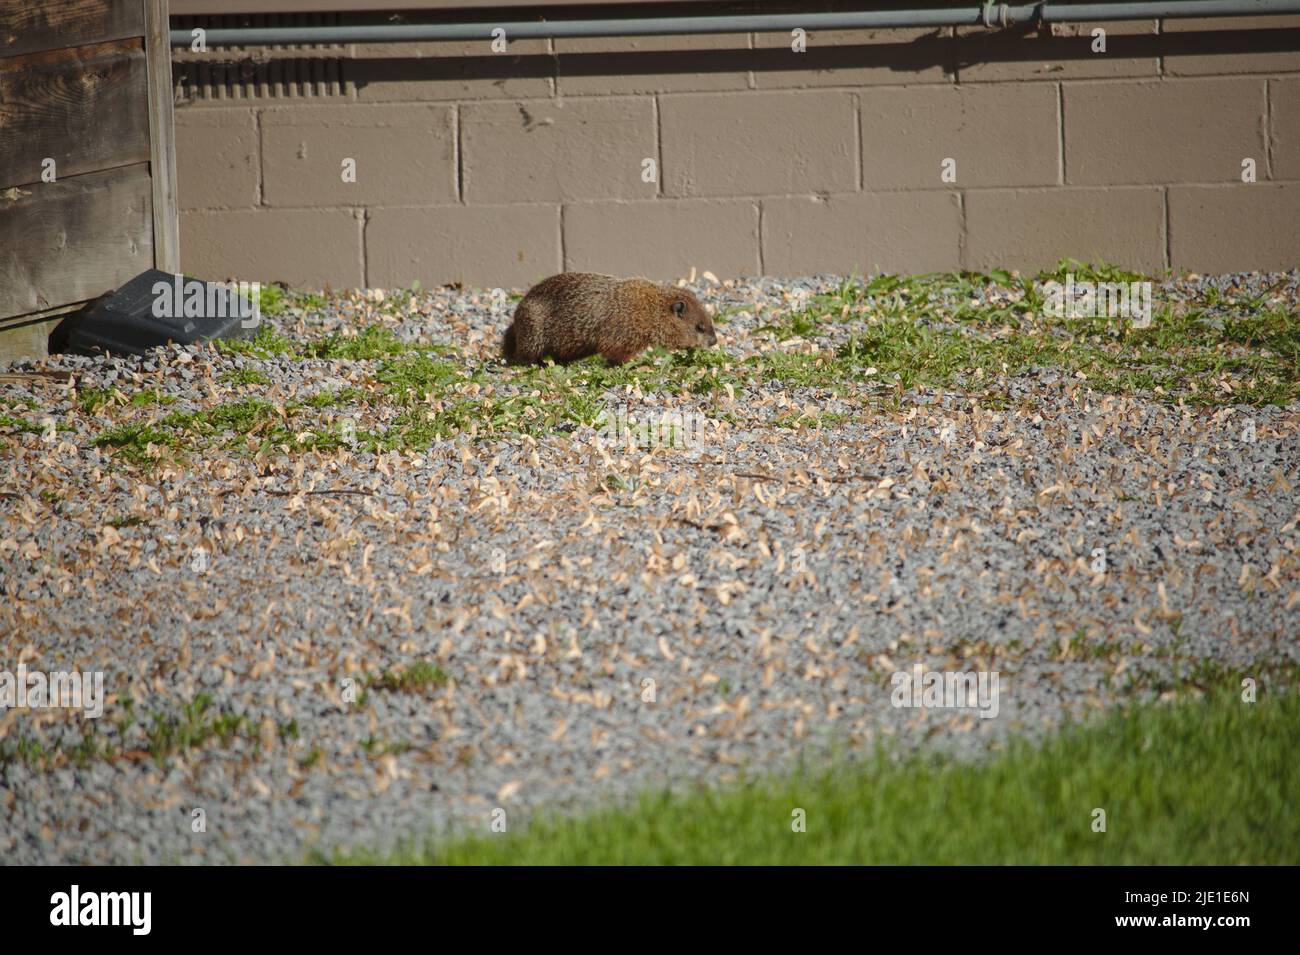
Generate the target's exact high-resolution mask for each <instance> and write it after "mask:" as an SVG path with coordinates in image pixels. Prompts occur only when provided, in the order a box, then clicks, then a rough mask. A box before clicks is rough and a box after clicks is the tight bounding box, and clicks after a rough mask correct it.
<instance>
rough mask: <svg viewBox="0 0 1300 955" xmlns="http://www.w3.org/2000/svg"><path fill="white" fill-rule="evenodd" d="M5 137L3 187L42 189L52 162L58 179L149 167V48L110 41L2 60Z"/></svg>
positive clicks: (0, 159) (0, 168)
mask: <svg viewBox="0 0 1300 955" xmlns="http://www.w3.org/2000/svg"><path fill="white" fill-rule="evenodd" d="M6 63H11V64H12V63H20V64H21V67H22V68H21V69H13V68H6V65H5V64H6ZM0 138H3V140H4V142H5V145H4V148H3V149H0V187H3V186H12V185H21V184H24V183H34V182H39V181H40V180H41V179H42V171H43V169H46V168H49V163H48V160H53V162H54V166H53V170H54V176H55V178H56V179H64V178H66V177H68V176H76V175H79V174H81V173H83V172H93V171H94V170H97V169H108V168H111V167H114V166H126V165H130V164H131V163H137V162H147V161H148V160H149V158H150V154H149V86H148V75H147V70H146V65H145V55H144V44H143V43H142V42H141V41H140V40H139V39H129V40H111V41H109V42H107V43H97V44H94V45H91V46H79V47H74V48H72V49H68V50H50V51H47V52H44V53H34V54H31V55H29V56H24V57H22V58H21V59H20V60H17V61H13V60H10V61H3V60H0ZM43 164H44V165H43Z"/></svg>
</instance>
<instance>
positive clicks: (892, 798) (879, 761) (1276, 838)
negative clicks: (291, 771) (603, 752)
mask: <svg viewBox="0 0 1300 955" xmlns="http://www.w3.org/2000/svg"><path fill="white" fill-rule="evenodd" d="M1229 686H1231V684H1229ZM1297 730H1300V697H1297V695H1296V694H1295V692H1294V691H1291V692H1277V693H1272V694H1263V695H1261V696H1260V698H1259V701H1258V702H1256V703H1244V702H1242V701H1241V699H1240V696H1239V695H1238V692H1237V691H1235V690H1232V689H1220V690H1219V691H1217V692H1216V693H1214V694H1211V695H1207V696H1205V697H1202V698H1200V699H1195V700H1191V699H1185V700H1183V701H1181V702H1179V703H1176V704H1164V705H1161V704H1146V705H1142V706H1137V707H1133V708H1130V709H1129V710H1127V711H1124V712H1118V713H1114V714H1111V715H1110V716H1108V717H1105V718H1102V719H1100V720H1099V721H1096V722H1090V723H1087V724H1084V725H1078V726H1074V727H1072V728H1068V729H1066V730H1065V731H1063V732H1061V733H1060V734H1058V735H1056V736H1053V737H1051V738H1050V739H1048V740H1047V741H1046V742H1045V743H1043V744H1041V745H1033V744H1030V743H1028V742H1024V741H1019V742H1015V743H1012V744H1011V745H1009V746H1008V747H1007V748H1006V749H1005V750H1004V751H1002V752H1000V753H997V754H995V755H994V756H992V757H991V758H990V759H989V760H988V761H986V762H983V763H976V764H968V763H961V762H956V761H953V760H950V759H942V758H939V757H935V756H933V755H913V756H910V757H907V758H905V759H902V760H893V759H890V758H888V757H887V756H886V755H884V754H883V753H879V754H877V755H876V756H875V757H873V758H870V759H868V760H866V761H864V762H861V763H853V764H842V765H839V766H838V767H836V768H834V769H830V770H825V771H812V770H806V771H804V772H802V773H800V774H797V775H795V776H793V777H790V778H787V779H783V780H778V781H775V782H774V781H770V780H769V781H761V782H752V783H748V784H744V785H739V786H735V787H731V788H725V789H716V790H704V791H698V792H695V793H693V794H690V795H686V796H671V795H664V794H650V795H645V796H643V797H642V798H641V799H640V800H638V801H637V802H636V803H635V804H634V805H632V806H631V807H630V808H626V809H611V810H606V811H602V812H597V813H595V814H593V815H588V816H584V817H579V818H572V819H565V818H555V817H549V818H543V819H540V820H538V821H536V822H535V823H533V824H532V825H531V826H529V827H528V828H526V829H523V830H521V831H517V832H514V833H511V834H508V835H497V836H478V837H472V838H467V839H460V840H455V841H449V842H447V843H446V844H444V845H441V846H436V847H432V848H429V847H425V848H409V849H406V850H403V851H400V852H398V853H396V854H393V855H388V856H382V857H375V856H366V855H364V854H363V855H360V856H356V857H348V858H347V859H338V860H336V861H346V862H381V863H402V864H411V863H415V864H450V865H456V864H486V865H493V864H521V865H571V864H577V865H589V864H600V865H611V864H638V865H683V864H685V865H716V864H744V865H808V864H812V865H840V864H904V865H912V864H983V865H987V864H1019V865H1041V864H1053V865H1061V864H1087V865H1094V864H1095V865H1116V864H1120V865H1236V864H1296V863H1297V862H1300V812H1298V811H1297V809H1296V806H1295V801H1294V794H1295V793H1296V792H1297V787H1300V764H1297V761H1296V760H1295V758H1294V740H1295V737H1296V734H1297ZM1096 809H1103V810H1104V811H1105V813H1106V819H1105V823H1106V831H1105V832H1097V831H1094V819H1095V818H1096V817H1095V816H1094V811H1095V810H1096ZM800 812H802V815H803V818H804V820H805V828H806V831H804V832H796V831H794V830H795V823H796V821H797V819H798V817H799V815H800Z"/></svg>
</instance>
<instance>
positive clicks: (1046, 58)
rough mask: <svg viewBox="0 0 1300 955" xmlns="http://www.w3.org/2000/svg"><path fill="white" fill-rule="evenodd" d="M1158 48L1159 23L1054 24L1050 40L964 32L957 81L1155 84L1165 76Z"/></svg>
mask: <svg viewBox="0 0 1300 955" xmlns="http://www.w3.org/2000/svg"><path fill="white" fill-rule="evenodd" d="M1095 29H1101V30H1104V31H1105V37H1104V38H1101V37H1094V36H1093V35H1092V32H1093V30H1095ZM1103 42H1104V50H1103V49H1102V43H1103ZM1157 42H1158V38H1157V34H1156V21H1155V20H1114V21H1102V22H1097V23H1054V24H1052V32H1051V35H1048V36H1045V35H1042V34H1039V33H1038V32H1037V31H1031V32H1026V33H1024V34H1017V33H1013V32H1009V31H1004V30H986V29H984V28H983V27H958V28H957V40H956V47H957V60H958V62H959V63H960V67H959V68H958V77H957V78H958V80H959V81H960V82H962V83H980V82H986V81H993V82H997V81H1004V80H1067V79H1113V78H1117V77H1130V76H1131V77H1152V78H1154V77H1156V76H1158V75H1159V73H1160V59H1159V56H1158V55H1157V53H1156V44H1157Z"/></svg>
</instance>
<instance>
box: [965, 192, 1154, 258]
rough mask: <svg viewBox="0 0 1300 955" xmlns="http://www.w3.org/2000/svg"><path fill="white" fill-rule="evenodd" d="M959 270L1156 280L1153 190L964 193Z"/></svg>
mask: <svg viewBox="0 0 1300 955" xmlns="http://www.w3.org/2000/svg"><path fill="white" fill-rule="evenodd" d="M965 205H966V249H965V259H964V261H965V267H966V268H968V269H975V270H981V271H984V270H988V269H991V268H1010V269H1020V270H1021V271H1024V272H1036V271H1038V270H1039V269H1044V268H1049V267H1051V266H1054V265H1055V264H1056V263H1057V262H1059V261H1060V260H1061V259H1065V258H1071V259H1078V260H1080V261H1084V262H1107V263H1111V264H1113V265H1119V266H1123V267H1125V268H1130V269H1136V270H1140V271H1146V272H1155V271H1158V270H1159V269H1161V268H1163V267H1164V252H1165V238H1164V237H1165V211H1164V197H1163V195H1162V193H1161V190H1160V189H1158V188H1127V189H1125V188H1110V189H1070V188H1066V189H1023V190H1018V189H988V190H977V191H974V192H968V193H966V196H965Z"/></svg>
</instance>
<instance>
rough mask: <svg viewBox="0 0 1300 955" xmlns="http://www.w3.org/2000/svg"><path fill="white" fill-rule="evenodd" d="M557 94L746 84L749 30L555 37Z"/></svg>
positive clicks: (744, 86)
mask: <svg viewBox="0 0 1300 955" xmlns="http://www.w3.org/2000/svg"><path fill="white" fill-rule="evenodd" d="M555 51H556V58H555V60H556V63H557V72H558V79H557V81H556V82H557V84H558V86H557V88H558V90H559V92H560V94H561V95H563V96H608V95H611V94H620V93H621V94H645V93H667V92H681V91H692V90H699V91H704V90H742V89H748V88H749V68H750V54H751V51H750V49H749V34H747V33H734V34H732V33H720V34H702V35H699V36H630V37H590V38H587V37H575V38H572V39H559V40H556V41H555Z"/></svg>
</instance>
